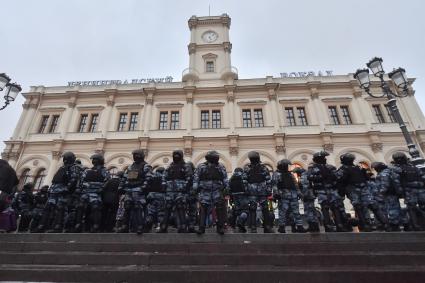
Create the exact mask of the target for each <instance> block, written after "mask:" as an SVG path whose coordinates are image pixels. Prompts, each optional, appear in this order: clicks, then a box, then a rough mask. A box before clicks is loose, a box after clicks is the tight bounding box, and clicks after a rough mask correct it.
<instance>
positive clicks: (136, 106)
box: [115, 103, 144, 110]
mask: <svg viewBox="0 0 425 283" xmlns="http://www.w3.org/2000/svg"><path fill="white" fill-rule="evenodd" d="M143 106H144V105H143V104H139V103H137V104H117V105H116V106H115V107H116V108H117V109H119V110H122V109H139V108H140V109H141V108H143Z"/></svg>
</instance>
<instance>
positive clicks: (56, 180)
mask: <svg viewBox="0 0 425 283" xmlns="http://www.w3.org/2000/svg"><path fill="white" fill-rule="evenodd" d="M66 171H67V170H66V167H65V166H62V167H61V168H59V170H58V171H57V172H56V174H55V176H53V179H52V184H64V185H66V184H67V183H68V174H67V172H66Z"/></svg>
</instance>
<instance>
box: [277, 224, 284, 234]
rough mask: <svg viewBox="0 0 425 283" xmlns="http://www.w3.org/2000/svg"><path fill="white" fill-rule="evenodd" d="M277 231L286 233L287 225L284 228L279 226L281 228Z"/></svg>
mask: <svg viewBox="0 0 425 283" xmlns="http://www.w3.org/2000/svg"><path fill="white" fill-rule="evenodd" d="M277 231H278V232H279V233H283V234H284V233H286V230H285V225H282V226H279V228H278V229H277Z"/></svg>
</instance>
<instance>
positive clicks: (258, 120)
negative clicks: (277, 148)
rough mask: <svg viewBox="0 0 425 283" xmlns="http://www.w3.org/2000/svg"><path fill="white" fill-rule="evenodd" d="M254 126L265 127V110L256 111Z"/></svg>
mask: <svg viewBox="0 0 425 283" xmlns="http://www.w3.org/2000/svg"><path fill="white" fill-rule="evenodd" d="M254 126H255V127H264V121H263V110H261V109H254Z"/></svg>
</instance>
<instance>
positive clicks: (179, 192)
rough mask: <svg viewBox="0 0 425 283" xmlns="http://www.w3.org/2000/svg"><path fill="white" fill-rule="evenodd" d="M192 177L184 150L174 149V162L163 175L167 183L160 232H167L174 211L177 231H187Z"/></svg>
mask: <svg viewBox="0 0 425 283" xmlns="http://www.w3.org/2000/svg"><path fill="white" fill-rule="evenodd" d="M191 178H192V176H191V170H189V168H188V166H187V165H186V162H185V161H184V159H183V151H181V150H174V151H173V162H172V163H171V164H170V166H168V168H167V169H166V170H165V172H164V175H163V182H164V184H165V185H166V193H165V213H164V218H163V220H162V223H161V226H160V230H159V232H161V233H167V229H168V222H169V217H170V215H171V213H172V212H173V211H174V214H175V219H176V222H177V223H176V224H177V232H178V233H185V232H186V206H187V198H188V191H187V189H188V183H189V181H190V180H191Z"/></svg>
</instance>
